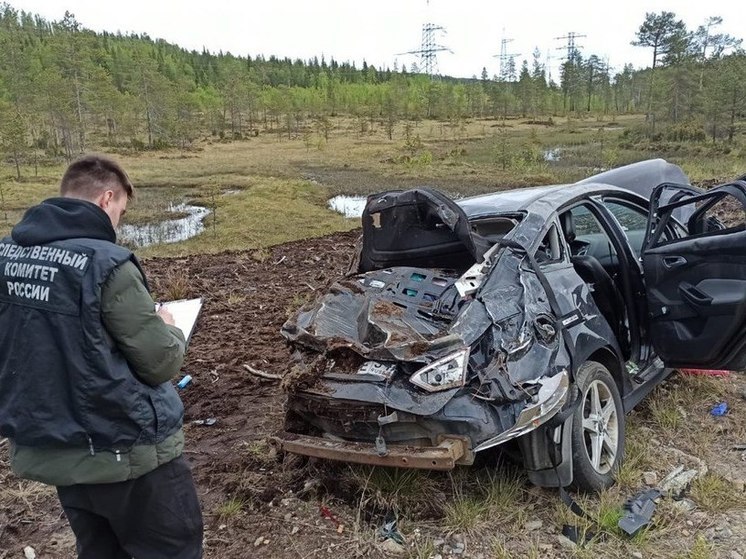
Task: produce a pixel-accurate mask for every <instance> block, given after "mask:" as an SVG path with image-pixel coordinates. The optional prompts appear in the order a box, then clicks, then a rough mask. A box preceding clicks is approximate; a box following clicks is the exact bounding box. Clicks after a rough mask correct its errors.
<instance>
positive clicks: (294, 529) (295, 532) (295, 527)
mask: <svg viewBox="0 0 746 559" xmlns="http://www.w3.org/2000/svg"><path fill="white" fill-rule="evenodd" d="M299 531H300V528H298V526H293V529H292V530H290V535H291V536H294V535H295V534H297V533H298V532H299Z"/></svg>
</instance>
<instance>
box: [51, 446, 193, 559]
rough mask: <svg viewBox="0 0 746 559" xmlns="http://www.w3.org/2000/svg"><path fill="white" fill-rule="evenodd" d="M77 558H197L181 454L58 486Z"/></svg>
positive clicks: (190, 500) (189, 474)
mask: <svg viewBox="0 0 746 559" xmlns="http://www.w3.org/2000/svg"><path fill="white" fill-rule="evenodd" d="M57 494H58V495H59V498H60V503H62V508H63V509H64V510H65V514H66V515H67V519H68V520H69V521H70V526H71V527H72V530H73V532H74V533H75V538H76V540H77V547H78V558H79V559H125V558H127V559H129V558H131V557H135V558H136V559H199V558H200V557H202V512H201V511H200V506H199V500H198V499H197V491H196V490H195V488H194V481H193V480H192V472H191V470H190V469H189V465H188V464H187V463H186V461H185V460H184V458H183V457H181V456H180V457H179V458H176V459H175V460H173V461H171V462H169V463H167V464H164V465H162V466H160V467H159V468H156V469H155V470H153V471H152V472H150V473H148V474H146V475H144V476H142V477H140V478H137V479H133V480H130V481H123V482H120V483H103V484H90V485H84V484H81V485H71V486H68V487H58V488H57Z"/></svg>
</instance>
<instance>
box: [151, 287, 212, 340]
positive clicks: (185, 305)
mask: <svg viewBox="0 0 746 559" xmlns="http://www.w3.org/2000/svg"><path fill="white" fill-rule="evenodd" d="M161 307H165V308H167V309H168V310H169V311H170V312H171V314H172V315H173V317H174V323H175V326H176V327H177V328H178V329H179V330H181V331H182V332H183V333H184V339H185V340H186V343H187V344H188V343H189V340H190V339H191V337H192V332H194V327H195V325H196V324H197V317H198V316H199V312H200V311H201V310H202V297H198V298H196V299H179V300H177V301H166V302H165V303H160V304H158V305H157V308H161ZM156 310H157V309H156Z"/></svg>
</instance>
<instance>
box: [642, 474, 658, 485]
mask: <svg viewBox="0 0 746 559" xmlns="http://www.w3.org/2000/svg"><path fill="white" fill-rule="evenodd" d="M642 480H643V481H644V482H645V485H650V486H651V487H652V486H654V485H655V484H657V483H658V472H645V473H643V474H642Z"/></svg>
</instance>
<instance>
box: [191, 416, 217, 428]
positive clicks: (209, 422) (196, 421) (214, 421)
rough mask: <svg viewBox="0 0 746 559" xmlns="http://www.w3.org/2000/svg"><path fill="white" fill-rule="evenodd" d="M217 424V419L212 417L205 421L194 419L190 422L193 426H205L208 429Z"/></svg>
mask: <svg viewBox="0 0 746 559" xmlns="http://www.w3.org/2000/svg"><path fill="white" fill-rule="evenodd" d="M217 422H218V420H217V419H215V418H214V417H208V418H207V419H195V420H194V421H192V423H194V424H195V425H207V426H208V427H209V426H211V425H215V424H216V423H217Z"/></svg>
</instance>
